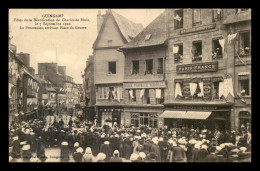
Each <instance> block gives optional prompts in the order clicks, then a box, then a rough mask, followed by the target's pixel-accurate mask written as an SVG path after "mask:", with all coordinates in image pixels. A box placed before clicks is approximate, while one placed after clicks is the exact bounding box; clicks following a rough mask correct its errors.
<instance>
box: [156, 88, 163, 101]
mask: <svg viewBox="0 0 260 171" xmlns="http://www.w3.org/2000/svg"><path fill="white" fill-rule="evenodd" d="M155 97H156V99H161V98H162V90H161V89H156V90H155Z"/></svg>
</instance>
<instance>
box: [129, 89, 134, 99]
mask: <svg viewBox="0 0 260 171" xmlns="http://www.w3.org/2000/svg"><path fill="white" fill-rule="evenodd" d="M133 93H134V92H133V90H129V95H130V97H131V98H134V96H133Z"/></svg>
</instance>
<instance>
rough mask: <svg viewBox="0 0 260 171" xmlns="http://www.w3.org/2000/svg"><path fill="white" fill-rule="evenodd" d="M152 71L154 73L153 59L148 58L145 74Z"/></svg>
mask: <svg viewBox="0 0 260 171" xmlns="http://www.w3.org/2000/svg"><path fill="white" fill-rule="evenodd" d="M152 73H153V60H152V59H148V60H146V70H145V74H152Z"/></svg>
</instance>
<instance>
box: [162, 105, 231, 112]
mask: <svg viewBox="0 0 260 171" xmlns="http://www.w3.org/2000/svg"><path fill="white" fill-rule="evenodd" d="M165 105H166V106H167V107H169V108H171V109H178V110H179V109H181V110H208V111H214V110H229V109H230V107H229V106H226V105H223V106H215V105H210V106H195V105H170V104H169V105H167V104H165Z"/></svg>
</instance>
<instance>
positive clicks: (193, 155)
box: [191, 148, 199, 162]
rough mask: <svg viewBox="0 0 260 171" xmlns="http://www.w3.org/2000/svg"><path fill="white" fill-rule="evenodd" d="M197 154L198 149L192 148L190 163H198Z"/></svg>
mask: <svg viewBox="0 0 260 171" xmlns="http://www.w3.org/2000/svg"><path fill="white" fill-rule="evenodd" d="M198 153H199V149H197V148H194V149H193V150H192V156H191V162H198V161H199V156H198Z"/></svg>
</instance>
